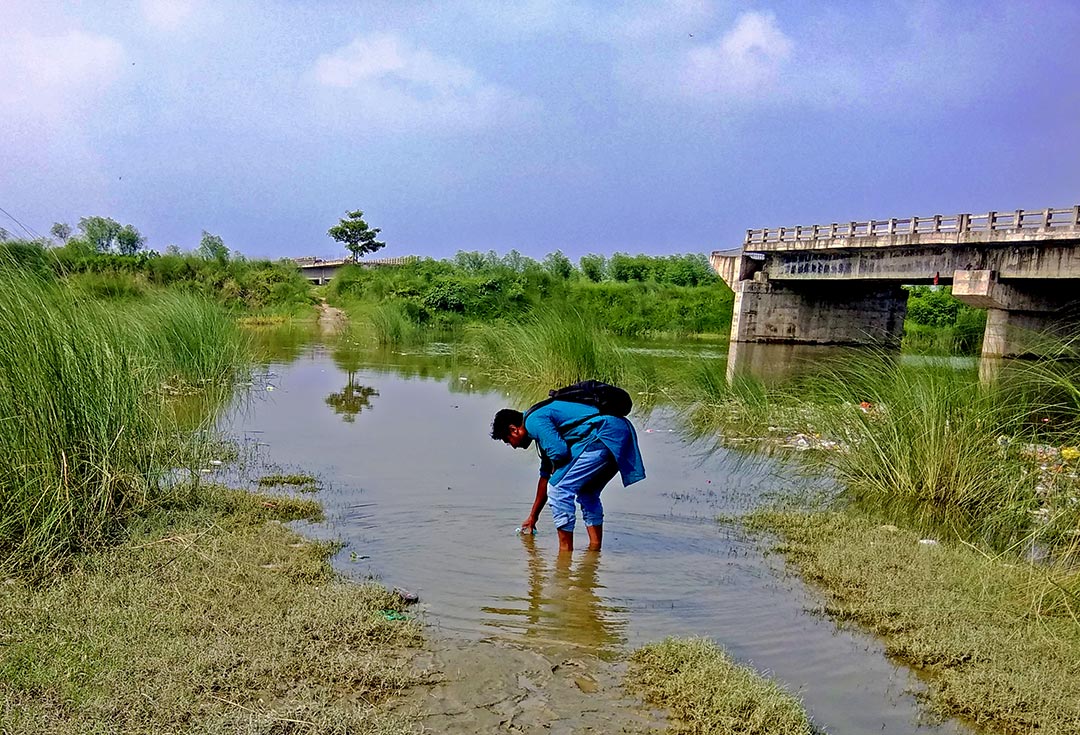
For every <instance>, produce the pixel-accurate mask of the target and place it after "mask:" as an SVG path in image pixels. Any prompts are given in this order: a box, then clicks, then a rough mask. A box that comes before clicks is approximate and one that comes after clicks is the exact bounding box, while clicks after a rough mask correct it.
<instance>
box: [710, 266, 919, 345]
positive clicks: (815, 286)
mask: <svg viewBox="0 0 1080 735" xmlns="http://www.w3.org/2000/svg"><path fill="white" fill-rule="evenodd" d="M735 286H736V288H735V309H734V315H733V319H732V322H731V341H732V342H788V343H793V344H810V345H872V346H882V347H896V346H899V345H900V339H901V337H902V336H903V330H904V316H905V315H906V314H907V292H906V291H904V289H903V288H901V287H900V286H892V285H883V284H873V285H862V284H859V283H857V282H855V283H853V282H850V281H849V282H847V283H843V284H841V283H836V282H831V283H821V282H817V283H814V282H805V283H799V285H798V286H794V285H790V284H783V285H780V284H778V283H776V282H775V281H768V280H764V279H761V280H747V281H738V282H736V284H735Z"/></svg>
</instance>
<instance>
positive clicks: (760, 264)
mask: <svg viewBox="0 0 1080 735" xmlns="http://www.w3.org/2000/svg"><path fill="white" fill-rule="evenodd" d="M711 262H712V266H713V268H714V269H715V270H716V272H717V273H719V274H720V276H721V277H722V278H723V279H724V281H725V282H727V284H728V285H729V286H731V288H732V290H733V291H734V292H735V313H734V319H733V320H732V324H731V341H732V343H740V342H741V343H746V342H750V343H753V342H778V343H791V344H810V345H812V344H848V345H878V346H897V345H899V343H900V338H901V337H902V334H903V325H904V316H905V314H906V313H907V292H906V291H905V290H904V289H903V288H902V286H904V285H918V284H942V285H951V286H952V292H953V295H954V296H956V297H957V298H958V299H960V300H961V301H963V302H964V303H966V304H969V305H971V306H974V307H977V308H980V309H987V313H988V316H987V323H986V333H985V335H984V338H983V355H986V356H1022V355H1029V354H1035V353H1038V352H1039V337H1038V335H1041V334H1045V333H1049V332H1053V333H1055V334H1062V333H1063V332H1068V333H1071V334H1076V333H1077V330H1078V328H1080V206H1074V207H1071V208H1068V209H1041V210H1022V209H1018V210H1015V211H1012V212H989V213H987V214H979V215H972V214H956V215H940V214H937V215H933V216H932V217H908V218H904V219H888V220H870V221H868V222H844V223H832V224H828V225H812V226H799V227H780V228H776V229H761V230H747V233H746V239H745V241H744V242H743V245H742V247H741V248H738V249H736V250H734V251H717V252H714V253H713V254H712V258H711Z"/></svg>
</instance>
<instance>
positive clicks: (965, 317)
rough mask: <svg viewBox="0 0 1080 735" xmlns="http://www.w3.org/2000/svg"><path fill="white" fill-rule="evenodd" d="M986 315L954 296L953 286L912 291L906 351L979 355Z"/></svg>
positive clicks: (905, 341)
mask: <svg viewBox="0 0 1080 735" xmlns="http://www.w3.org/2000/svg"><path fill="white" fill-rule="evenodd" d="M985 328H986V312H985V311H983V310H981V309H973V308H971V307H970V306H967V305H966V304H964V303H962V302H961V301H960V300H959V299H957V298H955V297H954V296H953V295H952V289H951V288H949V287H931V286H912V287H910V288H909V289H908V302H907V319H906V320H905V321H904V344H903V347H904V351H905V352H914V353H918V354H939V355H941V354H946V355H947V354H964V355H974V354H978V352H979V348H980V346H981V345H982V336H983V330H984V329H985Z"/></svg>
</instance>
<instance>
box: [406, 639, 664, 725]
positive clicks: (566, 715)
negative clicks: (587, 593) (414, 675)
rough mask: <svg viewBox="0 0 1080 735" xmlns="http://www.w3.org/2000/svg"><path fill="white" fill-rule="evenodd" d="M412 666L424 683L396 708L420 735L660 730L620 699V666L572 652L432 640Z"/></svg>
mask: <svg viewBox="0 0 1080 735" xmlns="http://www.w3.org/2000/svg"><path fill="white" fill-rule="evenodd" d="M415 665H416V667H417V668H418V669H419V670H420V671H423V672H425V674H426V675H427V676H428V677H429V681H430V682H431V683H430V684H429V685H427V686H420V687H417V688H415V689H413V690H412V691H411V692H410V693H409V694H408V695H407V696H406V698H405V700H404V701H403V702H402V704H401V707H402V708H403V709H404V710H406V711H409V712H417V711H418V712H419V713H420V722H421V724H422V725H423V732H425V733H447V734H448V735H459V734H460V735H466V734H468V735H473V733H506V732H510V733H550V734H551V735H577V734H578V733H635V734H638V735H645V734H646V733H660V732H664V731H665V730H666V723H665V720H664V719H663V716H662V715H661V714H659V713H656V712H653V711H650V710H648V709H647V708H646V707H645V706H644V705H643V704H642V703H641V702H640V701H638V700H637V699H635V698H633V697H631V696H628V695H627V694H626V693H625V691H624V690H623V688H622V686H621V679H622V672H623V667H622V666H621V665H619V664H611V663H607V662H604V661H601V660H600V659H598V658H595V657H591V656H583V655H582V654H581V653H580V651H575V650H571V649H568V650H565V651H559V650H551V651H545V652H543V653H541V652H538V651H533V650H529V649H525V648H522V647H519V646H515V645H513V644H510V643H506V642H501V641H481V642H471V641H457V640H447V639H443V640H432V641H429V642H428V643H427V644H426V645H425V647H424V649H423V650H422V651H421V652H420V653H418V654H417V656H416V658H415Z"/></svg>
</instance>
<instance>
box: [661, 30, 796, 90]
mask: <svg viewBox="0 0 1080 735" xmlns="http://www.w3.org/2000/svg"><path fill="white" fill-rule="evenodd" d="M793 47H794V43H792V41H791V39H789V38H788V37H787V36H786V35H784V33H783V31H781V30H780V29H779V28H778V27H777V25H776V17H775V16H774V15H773V14H772V13H753V12H750V13H743V14H742V15H740V16H739V17H738V18H737V19H736V20H735V25H734V26H733V27H732V28H731V30H729V31H728V32H727V33H725V34H724V35H723V36H722V37H720V38H719V39H718V40H716V41H714V42H712V43H706V44H701V45H699V46H697V47H696V48H693V49H691V50H689V51H688V52H687V53H686V55H685V57H684V59H683V60H682V65H681V71H680V72H679V78H680V79H679V81H680V85H679V88H680V90H681V91H682V93H683V94H686V95H689V96H695V95H702V94H709V95H721V96H737V97H745V96H758V95H761V94H763V93H767V92H768V90H769V89H770V88H774V87H775V86H776V85H777V82H778V81H779V78H780V76H781V72H782V71H783V68H784V65H785V64H786V63H787V62H788V60H789V59H790V58H791V53H792V49H793Z"/></svg>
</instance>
